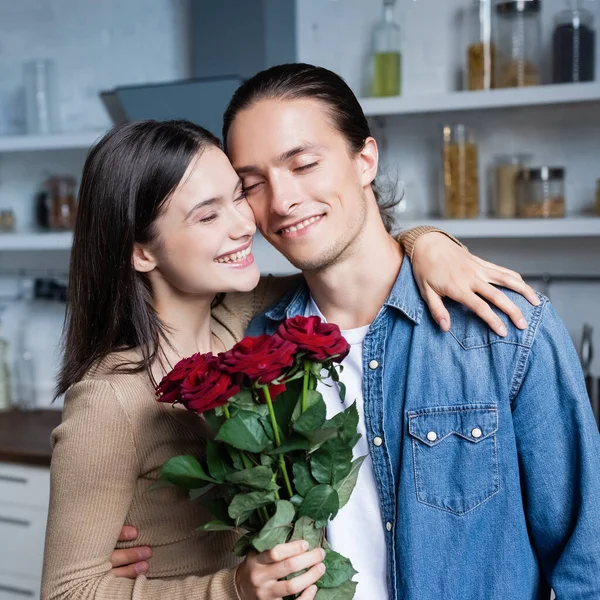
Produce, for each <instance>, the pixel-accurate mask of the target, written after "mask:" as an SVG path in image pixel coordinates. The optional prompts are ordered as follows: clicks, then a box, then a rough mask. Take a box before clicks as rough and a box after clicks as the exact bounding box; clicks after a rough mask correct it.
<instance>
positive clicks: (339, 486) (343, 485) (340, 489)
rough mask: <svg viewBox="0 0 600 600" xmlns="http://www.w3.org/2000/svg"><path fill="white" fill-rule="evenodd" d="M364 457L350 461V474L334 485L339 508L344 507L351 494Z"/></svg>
mask: <svg viewBox="0 0 600 600" xmlns="http://www.w3.org/2000/svg"><path fill="white" fill-rule="evenodd" d="M365 458H367V457H366V456H359V457H358V458H357V459H355V460H353V461H352V467H351V469H350V473H348V475H346V477H344V478H343V479H341V480H340V481H338V482H337V483H336V484H334V486H333V487H334V489H335V490H336V491H337V493H338V496H339V498H340V508H342V507H343V506H346V504H347V502H348V500H349V499H350V495H351V494H352V490H353V489H354V486H355V485H356V480H357V478H358V471H359V469H360V466H361V465H362V464H363V462H364V460H365Z"/></svg>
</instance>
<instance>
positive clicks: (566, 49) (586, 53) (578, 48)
mask: <svg viewBox="0 0 600 600" xmlns="http://www.w3.org/2000/svg"><path fill="white" fill-rule="evenodd" d="M552 50H553V53H552V82H553V83H573V82H578V81H594V78H595V75H596V61H595V58H596V32H595V30H594V15H593V14H592V13H591V12H590V11H589V10H585V9H583V8H578V9H575V10H564V11H562V12H561V13H559V14H558V15H557V17H556V19H555V28H554V34H553V36H552Z"/></svg>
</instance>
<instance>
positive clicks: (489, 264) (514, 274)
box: [471, 254, 523, 281]
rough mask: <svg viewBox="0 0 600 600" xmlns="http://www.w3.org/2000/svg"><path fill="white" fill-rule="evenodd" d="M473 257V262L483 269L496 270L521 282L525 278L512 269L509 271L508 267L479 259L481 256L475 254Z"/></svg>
mask: <svg viewBox="0 0 600 600" xmlns="http://www.w3.org/2000/svg"><path fill="white" fill-rule="evenodd" d="M471 256H472V257H473V260H474V261H475V262H476V263H478V264H480V265H481V266H482V267H485V268H486V269H494V270H495V271H501V272H502V273H506V274H507V275H511V276H512V277H514V278H515V279H520V280H521V281H523V277H522V275H521V273H518V272H517V271H513V270H512V269H507V268H506V267H502V266H500V265H496V264H494V263H492V262H489V261H488V260H483V258H479V256H475V255H474V254H471Z"/></svg>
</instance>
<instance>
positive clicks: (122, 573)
mask: <svg viewBox="0 0 600 600" xmlns="http://www.w3.org/2000/svg"><path fill="white" fill-rule="evenodd" d="M148 568H149V567H148V563H147V562H146V561H142V562H139V563H135V564H134V565H127V566H126V567H119V568H118V569H111V571H110V572H111V573H112V574H113V575H114V576H115V577H124V578H126V579H135V578H136V577H137V576H138V575H141V574H142V573H146V572H147V571H148Z"/></svg>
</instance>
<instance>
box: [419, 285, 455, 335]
mask: <svg viewBox="0 0 600 600" xmlns="http://www.w3.org/2000/svg"><path fill="white" fill-rule="evenodd" d="M423 297H424V298H425V302H427V306H428V307H429V312H430V313H431V316H432V317H433V320H434V321H435V322H436V323H437V324H438V325H439V326H440V328H441V330H442V331H450V325H451V323H450V313H449V312H448V311H447V310H446V307H445V306H444V303H443V302H442V297H441V296H440V295H439V294H438V293H437V292H436V291H435V290H433V289H432V288H431V287H429V286H426V287H425V289H424V290H423Z"/></svg>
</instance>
